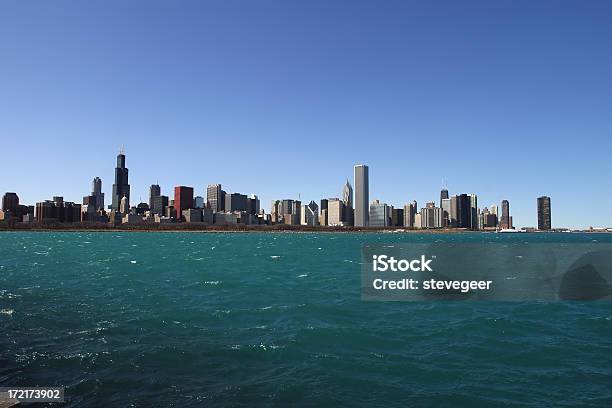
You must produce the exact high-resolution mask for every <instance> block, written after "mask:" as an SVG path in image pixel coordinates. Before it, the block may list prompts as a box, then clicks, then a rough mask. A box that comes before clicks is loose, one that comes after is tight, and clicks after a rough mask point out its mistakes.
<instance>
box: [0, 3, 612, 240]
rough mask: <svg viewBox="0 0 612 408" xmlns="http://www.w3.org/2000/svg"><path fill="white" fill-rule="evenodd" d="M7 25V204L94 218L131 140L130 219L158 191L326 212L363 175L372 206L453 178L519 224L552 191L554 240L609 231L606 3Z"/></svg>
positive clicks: (203, 7)
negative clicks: (280, 201) (224, 190)
mask: <svg viewBox="0 0 612 408" xmlns="http://www.w3.org/2000/svg"><path fill="white" fill-rule="evenodd" d="M145 5H146V7H145ZM2 11H3V12H2V13H0V32H1V33H2V35H1V36H0V50H2V52H3V57H4V58H3V62H4V65H3V68H4V71H3V72H4V75H3V76H2V77H1V78H0V86H1V87H2V89H3V96H4V99H5V100H6V101H8V103H6V104H5V105H4V106H3V108H2V109H1V110H0V135H2V140H3V143H4V144H3V149H4V150H5V151H7V152H11V154H7V155H5V157H3V160H2V161H0V173H1V174H3V175H4V177H3V178H2V180H1V181H0V190H1V191H15V192H18V193H19V195H20V198H21V199H22V201H24V202H28V203H34V202H37V201H39V200H43V199H47V198H50V197H53V196H54V195H57V194H63V196H64V197H65V198H66V200H70V201H75V202H81V197H82V196H83V195H84V194H86V193H87V191H88V190H89V185H90V184H91V178H92V177H93V176H99V177H100V178H102V179H103V181H104V182H103V193H104V194H105V197H106V200H107V202H108V201H109V199H110V197H112V190H111V186H112V180H113V173H112V171H113V170H112V168H113V166H112V165H111V167H110V168H109V160H108V159H109V157H113V156H114V155H115V154H116V150H117V147H118V146H120V145H122V144H125V146H126V151H127V152H128V153H129V161H130V164H129V167H130V168H131V172H130V182H131V184H132V190H131V192H130V196H131V197H130V204H133V203H134V202H141V201H142V202H147V198H148V196H149V191H148V189H149V186H150V185H151V184H155V183H159V184H160V185H161V186H162V187H163V191H164V194H167V195H171V193H170V189H171V188H173V187H174V186H177V185H188V186H193V187H194V188H195V190H196V192H195V194H197V195H201V196H204V195H205V194H204V193H205V192H204V190H203V189H204V188H205V186H206V185H208V184H210V183H221V184H223V185H224V186H228V188H230V189H231V190H232V191H241V192H244V193H246V194H249V193H251V192H254V193H257V194H258V196H259V197H260V200H261V202H262V203H263V204H264V206H267V205H268V204H269V203H270V201H271V200H272V199H277V198H282V197H296V198H297V197H298V196H301V197H302V199H303V200H304V202H308V201H309V200H310V199H313V200H315V201H317V200H318V199H319V198H320V197H336V196H339V195H340V194H341V191H339V189H340V188H341V187H342V184H343V181H344V180H345V179H346V178H349V179H352V167H353V166H354V164H355V163H367V164H368V165H369V166H370V168H371V169H370V174H369V177H370V191H369V193H370V194H369V201H370V202H371V201H372V200H373V199H376V198H378V199H380V200H381V201H384V202H386V203H390V204H394V205H396V206H399V205H402V204H403V203H405V202H410V201H412V200H417V201H418V202H419V203H426V202H428V201H432V200H433V201H435V202H437V201H438V197H439V193H440V188H441V187H442V185H444V184H445V183H444V182H443V180H447V182H446V185H447V186H448V188H449V190H450V191H451V192H464V193H468V194H469V193H471V192H473V193H477V194H478V195H479V202H480V203H481V204H486V205H490V203H498V205H499V203H501V200H503V199H508V200H509V201H510V203H511V208H512V215H513V217H514V224H515V225H517V226H523V225H528V226H535V225H537V211H536V204H535V200H534V198H535V197H539V196H542V195H543V194H545V195H547V196H550V197H552V198H553V201H554V210H553V211H554V216H553V224H554V225H555V226H565V227H570V228H587V227H589V226H591V225H592V226H609V225H611V224H612V209H610V208H609V206H607V204H606V203H608V202H609V197H610V196H611V195H612V185H611V184H610V183H608V182H607V175H608V174H610V173H611V172H612V163H610V162H609V161H608V160H607V159H606V158H605V157H604V154H600V153H599V152H605V151H609V150H610V148H612V138H610V136H609V135H610V134H612V123H611V120H610V115H609V112H610V111H611V109H612V81H610V80H609V75H608V74H607V73H608V72H610V71H612V52H610V43H609V40H608V39H609V38H611V37H612V26H611V25H610V24H609V18H608V16H609V15H610V13H611V12H612V4H610V3H608V2H588V3H586V4H583V3H570V2H561V3H558V2H550V1H542V2H536V3H533V2H525V3H522V6H521V7H516V6H514V7H513V6H511V5H509V4H492V3H490V2H480V1H474V2H469V3H462V4H454V3H450V2H449V3H446V4H444V6H443V7H440V6H435V5H431V4H425V3H424V4H421V3H409V2H406V3H404V2H397V3H392V4H389V5H387V7H384V8H381V7H375V6H374V5H367V4H363V3H359V2H357V3H356V2H350V3H349V2H339V3H334V4H329V3H328V2H317V1H315V2H311V3H309V4H308V5H306V4H288V3H285V2H276V1H271V2H268V3H265V4H242V5H237V4H231V3H224V4H219V3H206V4H202V3H199V2H189V1H187V2H184V3H183V4H182V5H181V7H174V6H170V5H162V4H159V3H150V2H147V3H146V4H145V3H140V2H138V1H136V2H130V4H122V5H121V6H119V5H118V4H117V3H112V2H111V3H96V2H89V3H87V4H74V3H68V2H63V1H61V0H60V1H58V2H53V3H41V4H38V5H36V7H33V6H31V5H28V4H25V3H23V2H11V3H7V4H3V5H2ZM58 21H63V22H66V23H64V24H57V22H58ZM315 21H316V24H313V22H315ZM542 21H546V22H547V23H546V25H545V26H542V24H541V22H542ZM169 27H171V28H172V29H169ZM458 32H460V33H462V35H457V33H458ZM304 146H309V148H308V149H304ZM595 149H597V150H595ZM598 203H604V206H603V209H602V210H601V211H578V210H577V209H578V208H582V207H592V206H595V205H598Z"/></svg>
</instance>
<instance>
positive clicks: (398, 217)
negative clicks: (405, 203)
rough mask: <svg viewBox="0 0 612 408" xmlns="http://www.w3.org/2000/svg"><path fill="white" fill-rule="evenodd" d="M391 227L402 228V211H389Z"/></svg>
mask: <svg viewBox="0 0 612 408" xmlns="http://www.w3.org/2000/svg"><path fill="white" fill-rule="evenodd" d="M391 226H393V227H403V226H404V209H403V208H394V209H393V210H392V211H391Z"/></svg>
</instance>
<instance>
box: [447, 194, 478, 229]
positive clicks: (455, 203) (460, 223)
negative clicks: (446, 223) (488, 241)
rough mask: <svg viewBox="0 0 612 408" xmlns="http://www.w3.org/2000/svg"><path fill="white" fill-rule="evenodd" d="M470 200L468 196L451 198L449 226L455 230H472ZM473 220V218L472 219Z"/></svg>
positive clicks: (460, 195) (462, 195)
mask: <svg viewBox="0 0 612 408" xmlns="http://www.w3.org/2000/svg"><path fill="white" fill-rule="evenodd" d="M472 218H473V215H472V199H471V197H470V196H469V195H468V194H459V195H454V196H452V197H451V226H452V227H456V228H467V229H471V228H472ZM474 218H475V217H474Z"/></svg>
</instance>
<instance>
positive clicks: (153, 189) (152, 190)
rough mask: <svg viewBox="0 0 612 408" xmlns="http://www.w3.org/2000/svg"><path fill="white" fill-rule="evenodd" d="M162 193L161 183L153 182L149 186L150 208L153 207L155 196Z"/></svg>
mask: <svg viewBox="0 0 612 408" xmlns="http://www.w3.org/2000/svg"><path fill="white" fill-rule="evenodd" d="M160 195H161V188H160V187H159V184H151V187H150V188H149V208H151V209H153V207H154V204H155V197H159V196H160Z"/></svg>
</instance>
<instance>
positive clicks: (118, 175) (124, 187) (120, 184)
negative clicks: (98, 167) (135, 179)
mask: <svg viewBox="0 0 612 408" xmlns="http://www.w3.org/2000/svg"><path fill="white" fill-rule="evenodd" d="M123 197H125V198H126V199H127V205H128V207H129V206H130V185H129V183H128V169H127V168H126V167H125V154H124V152H123V147H122V148H121V150H120V151H119V154H118V155H117V167H115V184H113V204H112V205H111V208H112V209H113V210H115V211H119V206H120V205H121V199H122V198H123Z"/></svg>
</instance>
